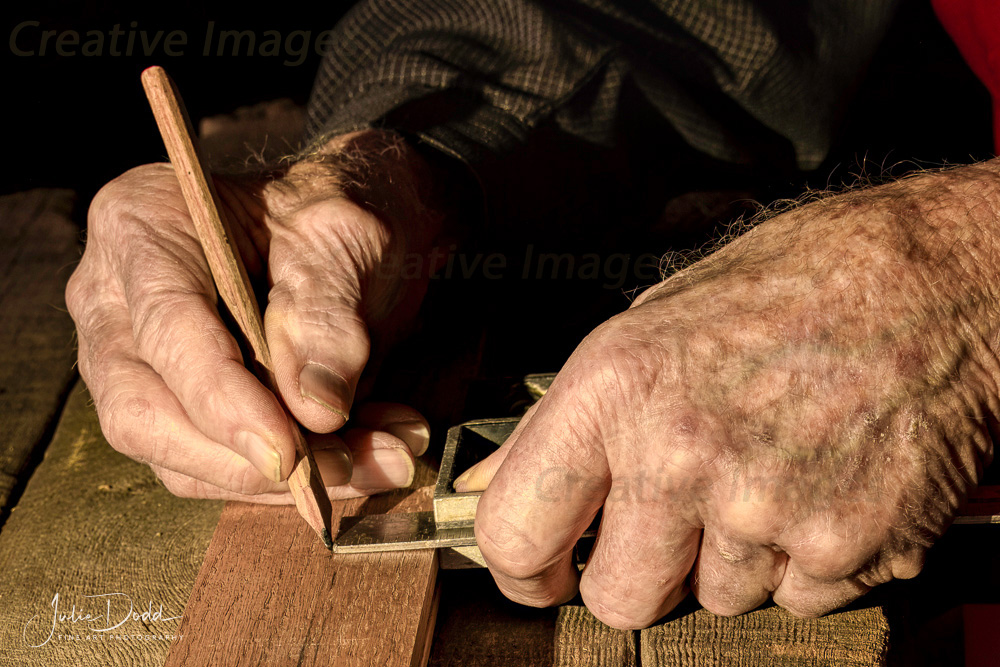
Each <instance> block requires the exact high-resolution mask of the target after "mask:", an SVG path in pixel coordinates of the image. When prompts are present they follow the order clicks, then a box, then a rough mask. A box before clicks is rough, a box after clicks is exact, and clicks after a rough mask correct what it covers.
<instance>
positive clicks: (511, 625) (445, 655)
mask: <svg viewBox="0 0 1000 667" xmlns="http://www.w3.org/2000/svg"><path fill="white" fill-rule="evenodd" d="M558 613H559V612H558V610H557V609H554V608H551V607H550V608H545V609H535V608H532V607H522V606H521V605H518V604H516V603H514V602H511V601H510V600H508V599H507V598H505V597H504V596H503V594H502V593H500V591H499V590H498V589H497V587H496V584H495V583H494V582H493V577H492V576H491V575H490V573H489V572H487V571H486V570H445V571H442V572H441V611H440V613H439V615H438V624H437V629H436V630H435V634H434V643H433V646H432V647H431V656H430V663H429V664H430V667H468V666H474V665H502V666H503V667H552V660H553V655H554V651H555V641H556V619H557V617H558Z"/></svg>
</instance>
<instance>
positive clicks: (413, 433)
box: [351, 403, 431, 456]
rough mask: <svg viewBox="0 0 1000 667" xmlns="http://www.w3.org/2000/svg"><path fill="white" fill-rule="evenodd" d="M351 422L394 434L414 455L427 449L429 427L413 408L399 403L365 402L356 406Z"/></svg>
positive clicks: (429, 436) (429, 434)
mask: <svg viewBox="0 0 1000 667" xmlns="http://www.w3.org/2000/svg"><path fill="white" fill-rule="evenodd" d="M351 423H352V424H353V425H356V426H362V427H366V428H369V429H372V430H375V431H384V432H386V433H388V434H390V435H394V436H395V437H397V438H399V439H400V440H402V441H403V442H405V443H406V446H407V447H409V448H410V451H411V452H413V455H414V456H420V455H421V454H423V453H424V452H426V451H427V447H428V445H430V441H431V429H430V426H429V425H428V424H427V420H426V419H424V416H423V415H422V414H420V413H419V412H418V411H416V410H415V409H413V408H411V407H410V406H408V405H402V404H400V403H365V404H363V405H361V406H359V407H358V408H357V410H356V411H355V414H354V416H353V417H352V421H351Z"/></svg>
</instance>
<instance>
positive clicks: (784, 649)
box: [0, 190, 1000, 667]
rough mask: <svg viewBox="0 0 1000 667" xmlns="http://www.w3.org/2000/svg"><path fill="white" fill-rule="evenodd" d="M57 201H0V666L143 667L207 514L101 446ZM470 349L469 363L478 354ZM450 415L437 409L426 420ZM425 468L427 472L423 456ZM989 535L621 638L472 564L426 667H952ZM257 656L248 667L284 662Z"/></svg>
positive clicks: (174, 613) (48, 196) (215, 508)
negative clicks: (787, 596)
mask: <svg viewBox="0 0 1000 667" xmlns="http://www.w3.org/2000/svg"><path fill="white" fill-rule="evenodd" d="M71 202H72V194H71V193H69V192H66V191H54V190H41V191H32V192H29V193H21V194H16V195H9V196H6V197H3V198H0V287H2V290H0V304H2V307H3V317H2V319H0V359H2V362H3V363H2V365H0V423H2V425H3V436H2V438H3V440H2V443H0V464H2V469H0V506H2V505H3V504H4V503H5V502H7V500H8V499H10V500H11V501H15V502H16V504H15V505H13V507H12V508H9V509H8V510H5V511H4V514H3V518H4V523H3V525H2V527H0V667H6V666H8V665H10V666H13V665H18V666H20V665H46V666H52V667H57V666H61V665H67V666H69V665H73V666H74V667H76V666H78V665H160V664H163V662H164V660H165V658H166V655H167V653H168V651H169V650H170V647H171V644H172V643H173V641H174V636H175V635H176V633H177V630H178V627H179V623H180V617H181V616H182V614H183V613H184V609H185V605H186V603H187V601H188V599H189V596H190V595H191V591H192V587H193V585H194V582H195V578H196V576H197V574H198V572H199V569H200V568H201V566H202V561H203V559H204V557H205V553H206V550H207V549H208V547H209V544H210V542H211V540H212V535H213V531H214V530H215V527H216V523H217V522H218V519H219V516H220V513H221V512H222V509H223V504H222V503H220V502H208V501H195V500H185V499H180V498H176V497H174V496H172V495H171V494H170V493H169V492H167V491H166V489H165V488H163V487H162V486H161V485H159V484H158V483H157V480H156V479H155V477H154V476H153V474H152V473H151V472H150V471H149V469H148V468H146V467H145V466H142V465H140V464H137V463H135V462H134V461H131V460H130V459H127V458H126V457H124V456H122V455H120V454H118V453H117V452H115V451H113V450H112V449H111V448H110V447H109V446H108V445H107V443H106V441H105V440H104V438H103V436H102V435H101V432H100V428H99V425H98V422H97V418H96V415H95V414H94V411H93V409H92V406H91V403H90V399H89V396H88V394H87V392H86V389H85V387H84V386H83V385H82V383H80V382H79V381H78V380H77V378H76V377H75V375H74V373H73V371H72V363H73V359H74V354H75V352H74V349H73V345H72V335H71V332H72V323H71V322H70V321H69V318H68V316H67V315H66V313H65V310H64V307H63V305H62V289H63V286H64V284H65V280H66V279H67V278H68V276H69V273H70V271H71V269H72V264H73V262H74V261H75V260H76V258H78V254H79V246H78V244H77V239H78V236H79V232H78V229H77V227H76V226H74V225H73V224H72V223H71V222H70V221H69V217H68V216H69V207H70V205H71ZM454 328H455V327H453V329H454ZM468 334H469V332H467V331H460V330H457V331H452V335H454V336H457V337H458V336H460V337H464V338H468ZM473 338H474V337H473ZM446 342H447V341H446ZM443 347H444V348H449V347H451V344H450V343H448V345H445V346H443ZM471 354H473V356H475V355H481V354H482V346H481V345H480V346H478V347H476V348H475V350H474V351H473V352H472V353H471ZM471 365H472V364H471V362H470V361H469V357H468V356H466V357H465V358H461V359H459V360H458V361H457V362H454V363H453V365H452V366H450V367H449V366H447V364H444V362H442V363H441V364H435V365H434V368H436V369H439V370H440V369H447V368H451V369H452V370H453V373H452V374H451V375H450V376H449V373H448V372H444V373H441V372H438V373H435V375H436V376H439V377H438V379H437V380H438V381H440V382H445V383H448V382H451V383H452V385H451V386H452V388H453V389H454V391H455V392H457V393H460V390H459V389H458V387H459V385H468V383H469V382H470V376H469V372H468V369H469V368H470V367H471ZM463 369H464V370H463ZM442 377H443V379H442ZM424 381H425V380H423V379H420V378H417V377H416V376H414V377H413V378H411V379H410V389H412V390H414V391H415V392H418V393H423V394H425V395H426V394H427V393H428V392H427V387H426V385H424V384H422V383H423V382H424ZM405 385H406V381H405V380H404V381H403V382H402V383H401V386H405ZM435 391H438V392H447V391H450V390H449V389H448V385H447V384H445V385H441V386H439V387H438V389H437V390H435ZM491 395H492V394H491ZM461 416H462V415H461V410H460V406H457V407H456V406H454V405H452V406H448V409H442V410H441V411H439V413H438V414H437V415H434V416H432V418H435V417H436V419H437V420H438V421H440V420H454V419H458V418H460V417H461ZM471 416H484V415H481V414H480V415H471ZM42 453H44V456H42ZM427 462H428V464H430V465H433V464H434V458H433V455H431V456H429V457H427ZM977 531H978V532H977ZM989 531H992V532H989ZM998 532H1000V531H997V530H996V529H994V528H992V527H985V528H983V529H969V528H966V529H965V530H964V531H963V532H962V533H961V534H955V535H954V536H952V535H951V534H949V536H948V537H947V538H946V540H945V542H946V543H948V544H944V545H941V548H940V549H936V550H935V552H933V557H932V558H931V562H930V563H929V565H928V570H929V571H928V572H927V573H925V575H922V576H921V577H920V578H918V579H917V580H916V581H915V582H898V583H894V584H891V585H888V586H886V587H883V588H884V590H882V591H878V592H877V593H876V594H875V595H874V596H870V598H868V599H865V600H862V601H860V602H859V603H858V604H856V605H855V606H854V607H852V608H851V609H850V610H847V611H844V612H841V613H838V614H834V615H831V616H828V617H826V618H823V619H816V620H810V621H803V620H798V619H794V618H792V617H791V616H789V615H787V614H785V613H784V612H783V611H781V610H779V609H777V608H774V607H769V608H764V609H760V610H757V611H755V612H753V613H751V614H747V615H744V616H741V617H738V618H735V619H724V618H718V617H715V616H714V615H712V614H709V613H707V612H705V611H704V610H699V609H698V608H697V605H696V604H694V603H693V602H692V601H690V600H688V601H687V602H685V603H684V604H682V606H681V608H679V609H678V610H677V611H676V612H674V613H673V614H671V616H670V617H668V618H667V619H665V621H664V622H661V623H660V624H659V625H657V626H654V627H653V628H650V629H648V630H644V631H641V632H622V631H616V630H612V629H610V628H607V627H606V626H603V625H602V624H600V623H598V622H597V621H596V620H594V619H593V617H592V616H590V615H589V613H587V612H586V610H585V609H584V608H583V607H582V606H580V605H579V604H570V605H565V606H563V607H561V608H558V609H542V610H536V609H527V608H522V607H519V606H517V605H514V604H512V603H510V602H508V601H506V600H504V599H502V597H501V596H500V595H499V594H498V593H497V592H496V590H495V588H494V587H493V586H492V583H491V580H490V578H489V575H488V573H486V572H485V571H481V570H480V571H452V572H445V573H442V575H441V577H440V579H441V582H442V594H441V602H440V611H439V613H438V620H437V626H436V630H435V633H434V640H433V643H432V646H431V651H430V655H429V664H431V665H439V666H444V665H449V666H450V665H494V664H497V665H501V664H502V665H553V664H555V665H607V666H611V665H614V666H617V665H637V664H640V662H641V664H642V665H644V666H645V667H649V666H651V665H730V664H735V665H747V666H749V665H775V664H783V665H784V664H787V665H793V664H796V665H797V664H812V665H877V664H886V661H887V660H889V661H890V662H891V661H892V660H893V657H894V656H895V659H896V661H898V662H899V663H900V664H949V662H948V660H944V661H942V660H941V658H942V657H944V658H950V659H951V660H952V662H951V663H950V664H960V662H957V663H956V662H954V660H955V658H956V656H958V657H959V660H960V656H961V647H960V642H961V618H962V616H961V614H958V613H957V612H956V611H955V610H956V609H958V608H959V605H960V604H961V603H963V602H997V601H1000V596H998V594H997V593H998V591H1000V574H998V572H1000V569H998V568H997V563H998V558H1000V548H998V547H1000V543H998V539H997V533H998ZM970 545H974V546H970ZM956 562H961V566H960V567H956ZM945 583H947V587H945ZM928 591H930V593H928ZM915 600H916V601H918V602H917V603H914V601H915ZM53 603H56V604H58V608H59V611H60V612H61V613H63V614H70V613H71V610H72V608H73V606H74V605H76V610H77V612H82V611H84V610H85V611H87V612H91V613H98V611H103V610H108V609H110V615H111V618H112V620H113V623H110V624H109V623H102V624H100V626H107V625H113V624H114V623H118V621H121V624H120V625H119V627H117V628H116V629H114V630H112V631H109V632H100V633H98V632H93V631H92V627H93V625H92V624H91V623H89V622H88V621H87V620H82V619H79V618H74V617H72V616H70V617H67V618H64V619H63V620H61V621H56V622H54V621H53ZM109 605H110V607H109ZM130 605H131V608H132V611H133V612H134V616H133V617H131V618H128V617H127V615H126V613H127V611H128V610H129V607H130ZM935 605H936V606H935ZM143 612H145V617H143ZM935 619H937V620H935ZM942 619H943V620H942ZM930 621H935V622H934V623H930ZM927 628H934V632H927ZM203 630H204V629H203V628H199V627H190V628H189V630H188V632H191V633H198V632H201V631H203ZM890 649H892V650H891V651H890ZM264 656H265V658H263V659H262V660H261V661H260V662H259V664H282V665H285V664H289V665H290V664H299V663H298V662H296V661H295V660H294V659H292V658H282V659H278V656H277V654H275V655H269V654H268V653H267V651H264ZM922 660H927V661H928V662H924V663H922V662H921V661H922ZM932 660H933V661H932ZM192 664H193V663H192ZM359 664H363V663H359Z"/></svg>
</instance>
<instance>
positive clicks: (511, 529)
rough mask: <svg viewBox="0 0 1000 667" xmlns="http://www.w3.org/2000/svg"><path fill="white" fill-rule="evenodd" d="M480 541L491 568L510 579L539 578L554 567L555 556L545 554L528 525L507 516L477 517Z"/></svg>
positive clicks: (481, 550) (477, 536)
mask: <svg viewBox="0 0 1000 667" xmlns="http://www.w3.org/2000/svg"><path fill="white" fill-rule="evenodd" d="M476 542H477V543H478V544H479V550H480V552H481V553H482V555H483V558H484V559H485V560H486V562H487V563H489V565H490V569H491V570H493V571H494V572H499V573H501V574H503V575H504V576H505V577H507V578H509V579H513V580H516V581H527V580H532V579H538V578H540V577H542V576H543V575H545V573H546V572H547V571H548V570H549V569H550V567H551V559H550V558H546V557H545V554H544V553H543V552H542V550H541V548H540V547H539V546H538V545H537V544H535V543H534V542H533V541H532V540H531V538H530V537H529V536H528V535H527V533H526V532H525V531H524V529H523V528H521V527H519V526H516V525H514V524H513V523H511V522H510V521H508V520H507V519H503V518H499V517H492V518H487V519H483V520H481V519H479V518H478V517H477V519H476Z"/></svg>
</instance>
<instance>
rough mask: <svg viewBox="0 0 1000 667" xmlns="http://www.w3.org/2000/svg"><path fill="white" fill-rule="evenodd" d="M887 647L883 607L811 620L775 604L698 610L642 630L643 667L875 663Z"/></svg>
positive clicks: (862, 666) (852, 666)
mask: <svg viewBox="0 0 1000 667" xmlns="http://www.w3.org/2000/svg"><path fill="white" fill-rule="evenodd" d="M888 649H889V622H888V620H887V618H886V616H885V614H884V612H883V611H882V609H881V608H880V607H869V608H863V609H855V610H850V611H842V612H838V613H834V614H830V615H829V616H823V617H822V618H808V619H803V618H796V617H795V616H792V615H791V614H789V613H788V612H786V611H784V610H783V609H781V608H779V607H773V606H772V607H766V608H763V609H757V610H756V611H752V612H750V613H747V614H743V615H741V616H733V617H725V616H716V615H715V614H713V613H711V612H709V611H705V610H704V609H698V610H697V611H689V612H688V613H682V614H679V615H672V618H671V619H670V620H668V621H667V622H665V623H661V624H660V625H655V626H653V627H651V628H648V629H646V630H642V631H641V632H640V654H641V656H642V664H643V667H654V666H655V667H666V666H667V665H669V666H670V667H716V666H717V665H730V666H732V667H775V666H779V667H780V666H783V665H787V666H789V667H791V666H792V665H803V664H808V665H814V666H817V667H826V666H829V667H872V666H874V665H883V664H885V660H886V656H887V653H888Z"/></svg>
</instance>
